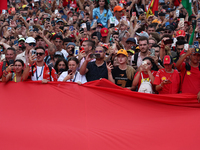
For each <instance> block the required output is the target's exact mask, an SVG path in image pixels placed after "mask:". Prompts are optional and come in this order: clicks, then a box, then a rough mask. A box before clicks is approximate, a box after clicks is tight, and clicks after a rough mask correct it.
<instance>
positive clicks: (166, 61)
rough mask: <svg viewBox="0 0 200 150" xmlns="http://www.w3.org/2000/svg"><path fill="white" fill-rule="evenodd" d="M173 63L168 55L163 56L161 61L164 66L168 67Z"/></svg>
mask: <svg viewBox="0 0 200 150" xmlns="http://www.w3.org/2000/svg"><path fill="white" fill-rule="evenodd" d="M172 63H173V58H172V57H171V56H169V55H165V57H164V59H163V64H164V65H170V64H172Z"/></svg>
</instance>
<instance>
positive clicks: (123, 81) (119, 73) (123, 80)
mask: <svg viewBox="0 0 200 150" xmlns="http://www.w3.org/2000/svg"><path fill="white" fill-rule="evenodd" d="M112 76H113V79H114V80H115V84H116V85H118V86H121V87H123V88H124V87H131V86H132V82H133V81H131V80H129V79H128V78H127V75H126V70H121V69H119V67H118V66H117V67H115V68H114V69H113V70H112Z"/></svg>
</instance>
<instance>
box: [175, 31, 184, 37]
mask: <svg viewBox="0 0 200 150" xmlns="http://www.w3.org/2000/svg"><path fill="white" fill-rule="evenodd" d="M185 35H186V34H185V31H183V30H178V31H176V37H180V36H182V37H185Z"/></svg>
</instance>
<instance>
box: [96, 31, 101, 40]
mask: <svg viewBox="0 0 200 150" xmlns="http://www.w3.org/2000/svg"><path fill="white" fill-rule="evenodd" d="M97 37H98V40H99V41H100V40H101V33H100V32H97Z"/></svg>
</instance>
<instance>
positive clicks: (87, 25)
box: [86, 22, 90, 31]
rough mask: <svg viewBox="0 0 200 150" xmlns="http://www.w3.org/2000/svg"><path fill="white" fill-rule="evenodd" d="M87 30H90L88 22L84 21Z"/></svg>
mask: <svg viewBox="0 0 200 150" xmlns="http://www.w3.org/2000/svg"><path fill="white" fill-rule="evenodd" d="M86 27H87V31H90V23H89V22H86Z"/></svg>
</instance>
